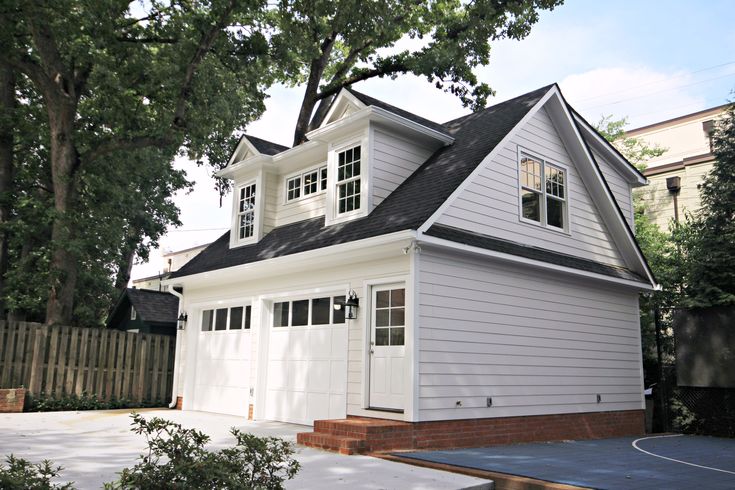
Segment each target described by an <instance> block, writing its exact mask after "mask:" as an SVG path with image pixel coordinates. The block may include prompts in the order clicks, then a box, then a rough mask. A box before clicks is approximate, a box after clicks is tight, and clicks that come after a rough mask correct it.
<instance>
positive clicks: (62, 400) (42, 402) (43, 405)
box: [24, 393, 167, 412]
mask: <svg viewBox="0 0 735 490" xmlns="http://www.w3.org/2000/svg"><path fill="white" fill-rule="evenodd" d="M166 405H167V404H166V402H165V401H164V400H154V401H143V402H136V401H133V400H128V399H126V398H111V399H110V400H102V399H100V398H98V397H97V395H96V394H94V393H92V394H90V393H82V394H81V395H79V396H77V395H62V396H58V397H57V396H54V395H46V394H40V395H34V396H28V395H26V405H25V408H24V410H25V411H26V412H62V411H67V410H71V411H77V410H114V409H118V408H147V407H163V406H166Z"/></svg>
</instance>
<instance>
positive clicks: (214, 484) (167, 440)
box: [105, 414, 300, 490]
mask: <svg viewBox="0 0 735 490" xmlns="http://www.w3.org/2000/svg"><path fill="white" fill-rule="evenodd" d="M132 417H133V429H132V430H133V432H135V433H137V434H143V435H144V436H145V438H146V442H147V446H148V453H147V454H143V455H141V456H140V462H139V463H138V464H136V465H135V466H134V467H132V468H126V469H124V470H123V471H122V472H121V473H120V478H119V480H117V481H116V482H111V483H106V484H105V489H107V490H118V489H119V490H133V489H144V488H156V489H180V488H197V489H221V488H263V489H280V488H283V483H284V481H286V480H289V479H291V478H293V477H294V476H295V475H296V473H297V472H298V471H299V468H300V465H299V463H298V462H297V461H296V460H295V459H293V457H292V456H293V454H294V447H293V444H291V443H289V442H286V441H283V440H282V439H278V438H275V437H257V436H254V435H251V434H246V433H243V432H241V431H239V430H237V429H235V428H233V429H232V430H231V433H232V435H233V436H235V439H236V440H237V443H236V444H235V446H233V447H229V448H225V449H222V450H220V451H207V450H206V449H205V448H204V446H205V445H206V444H207V443H208V442H209V441H210V438H209V436H207V435H206V434H204V433H202V432H199V431H197V430H195V429H184V428H182V427H181V425H180V424H177V423H174V422H170V421H168V420H164V419H162V418H158V417H155V418H152V419H150V420H146V419H145V418H143V417H142V416H141V415H139V414H133V415H132Z"/></svg>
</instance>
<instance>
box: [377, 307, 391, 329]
mask: <svg viewBox="0 0 735 490" xmlns="http://www.w3.org/2000/svg"><path fill="white" fill-rule="evenodd" d="M388 325H390V311H389V310H388V309H385V310H378V311H376V312H375V326H376V327H387V326H388Z"/></svg>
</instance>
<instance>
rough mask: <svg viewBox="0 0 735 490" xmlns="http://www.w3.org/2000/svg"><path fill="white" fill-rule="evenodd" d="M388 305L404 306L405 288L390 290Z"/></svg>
mask: <svg viewBox="0 0 735 490" xmlns="http://www.w3.org/2000/svg"><path fill="white" fill-rule="evenodd" d="M390 305H391V306H405V305H406V290H405V289H393V290H391V292H390Z"/></svg>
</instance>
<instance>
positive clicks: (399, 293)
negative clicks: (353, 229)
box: [370, 283, 406, 410]
mask: <svg viewBox="0 0 735 490" xmlns="http://www.w3.org/2000/svg"><path fill="white" fill-rule="evenodd" d="M371 305H372V306H371V309H372V311H371V312H370V315H371V321H370V407H371V408H383V409H388V410H403V399H404V378H405V371H406V366H405V362H404V358H405V345H404V344H405V338H406V335H405V333H406V287H405V285H404V284H402V283H400V284H389V285H381V286H374V287H373V289H372V303H371Z"/></svg>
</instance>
